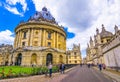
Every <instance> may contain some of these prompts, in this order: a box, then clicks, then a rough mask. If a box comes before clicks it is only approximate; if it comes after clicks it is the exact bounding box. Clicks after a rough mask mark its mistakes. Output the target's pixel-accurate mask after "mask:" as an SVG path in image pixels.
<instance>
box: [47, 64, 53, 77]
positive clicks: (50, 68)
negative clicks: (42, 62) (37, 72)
mask: <svg viewBox="0 0 120 82" xmlns="http://www.w3.org/2000/svg"><path fill="white" fill-rule="evenodd" d="M48 69H49V77H52V64H51V63H50V64H49V65H48Z"/></svg>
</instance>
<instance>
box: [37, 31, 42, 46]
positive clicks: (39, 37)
mask: <svg viewBox="0 0 120 82" xmlns="http://www.w3.org/2000/svg"><path fill="white" fill-rule="evenodd" d="M41 35H42V30H41V29H40V30H39V35H38V46H41V37H42V36H41Z"/></svg>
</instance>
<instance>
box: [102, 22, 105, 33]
mask: <svg viewBox="0 0 120 82" xmlns="http://www.w3.org/2000/svg"><path fill="white" fill-rule="evenodd" d="M104 31H105V27H104V25H103V24H102V32H104Z"/></svg>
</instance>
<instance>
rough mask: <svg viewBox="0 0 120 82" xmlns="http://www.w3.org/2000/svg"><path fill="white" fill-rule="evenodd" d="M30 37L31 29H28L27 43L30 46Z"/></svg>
mask: <svg viewBox="0 0 120 82" xmlns="http://www.w3.org/2000/svg"><path fill="white" fill-rule="evenodd" d="M30 37H31V29H28V34H27V45H26V46H30Z"/></svg>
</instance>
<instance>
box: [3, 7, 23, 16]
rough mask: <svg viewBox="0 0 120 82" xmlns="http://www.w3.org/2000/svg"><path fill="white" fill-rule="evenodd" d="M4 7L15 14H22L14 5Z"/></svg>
mask: <svg viewBox="0 0 120 82" xmlns="http://www.w3.org/2000/svg"><path fill="white" fill-rule="evenodd" d="M5 8H6V9H7V10H8V11H10V12H12V13H14V14H17V15H21V16H22V14H21V13H19V12H18V10H17V8H16V7H14V8H11V7H10V6H8V5H6V6H5Z"/></svg>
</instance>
